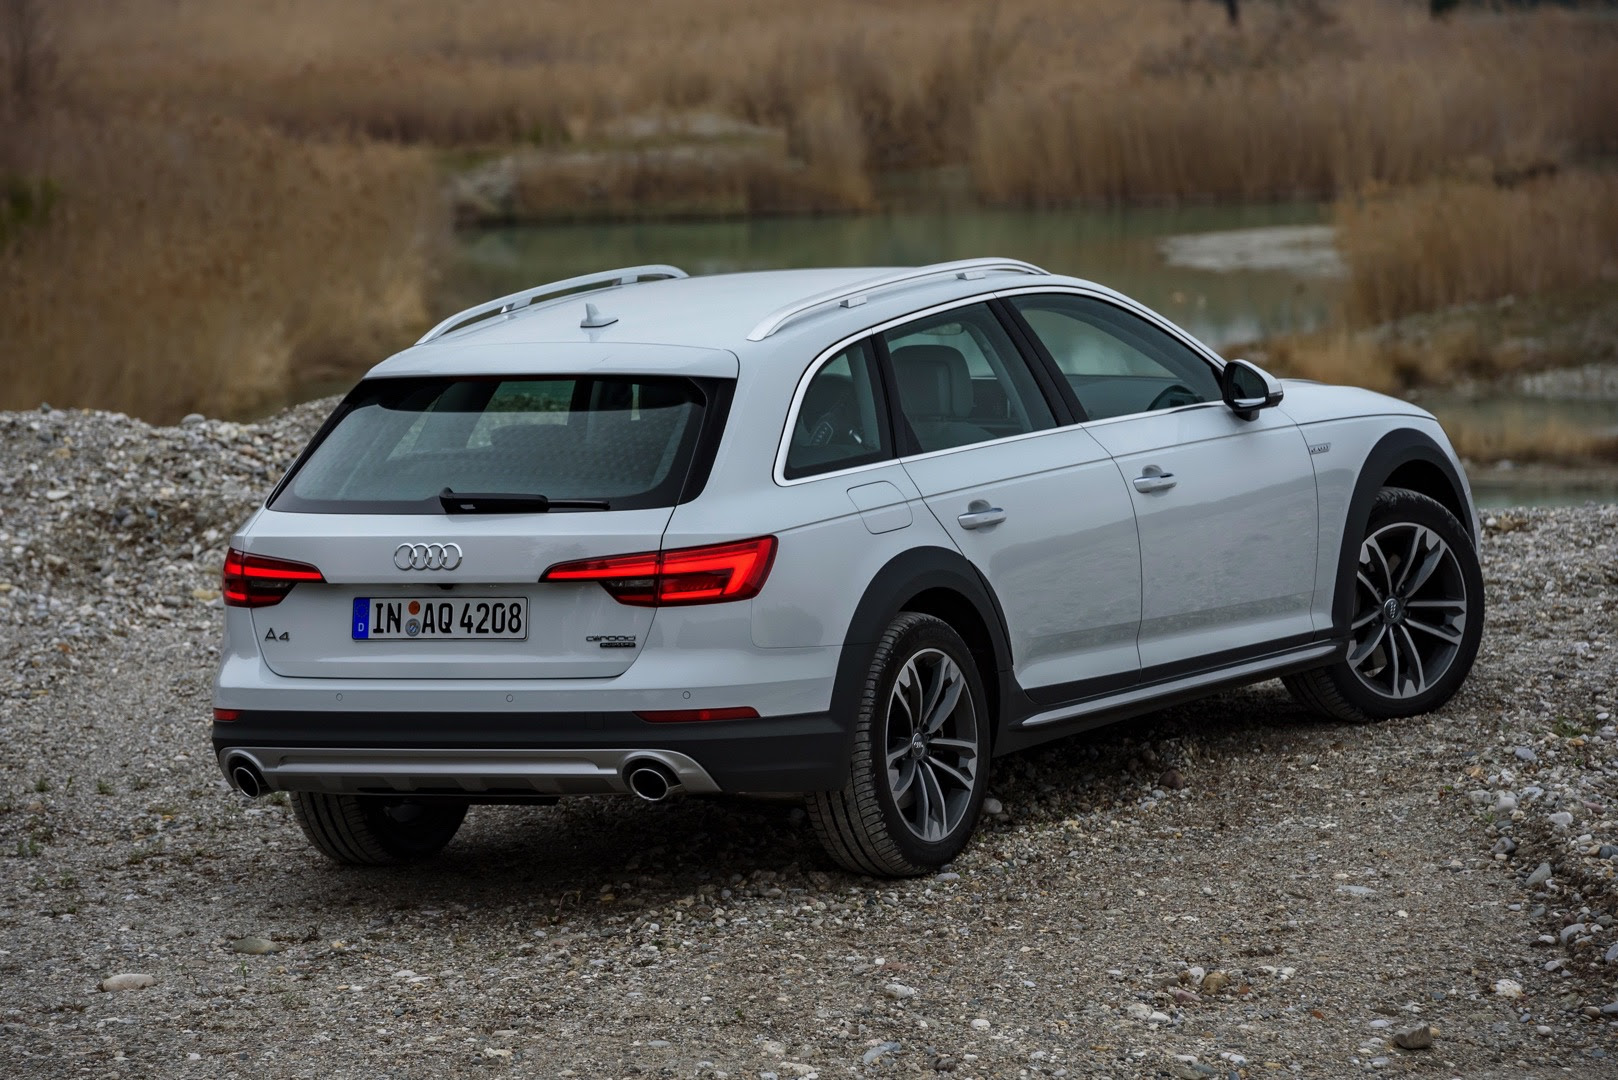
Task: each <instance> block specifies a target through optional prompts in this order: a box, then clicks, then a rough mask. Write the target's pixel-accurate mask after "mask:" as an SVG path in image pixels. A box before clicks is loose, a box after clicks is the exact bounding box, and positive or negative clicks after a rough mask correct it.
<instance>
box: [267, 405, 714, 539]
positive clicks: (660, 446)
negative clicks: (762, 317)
mask: <svg viewBox="0 0 1618 1080" xmlns="http://www.w3.org/2000/svg"><path fill="white" fill-rule="evenodd" d="M716 382H717V381H716V380H698V379H687V378H676V377H665V376H645V377H640V376H544V377H533V378H487V379H447V378H437V379H374V380H371V381H369V382H365V383H361V384H360V386H358V387H357V388H355V390H354V392H353V393H351V394H350V395H349V396H348V398H347V399H345V401H344V402H343V404H342V405H341V406H340V407H339V409H338V411H337V413H336V414H335V415H334V416H333V418H332V420H330V421H328V423H327V425H326V427H325V428H324V429H322V432H321V434H320V435H319V436H317V439H316V441H315V442H314V443H313V444H312V445H311V447H310V448H309V449H308V450H307V451H306V452H305V454H304V457H303V458H302V460H301V461H300V462H299V463H298V465H297V466H296V468H295V469H294V471H293V472H292V473H291V474H290V475H289V476H288V477H287V479H286V480H285V481H283V483H282V485H281V487H280V488H279V489H278V490H277V492H276V493H275V495H274V496H272V498H271V501H270V506H271V507H272V508H273V509H276V510H285V511H292V512H304V513H343V512H363V513H401V514H413V513H437V512H439V511H440V509H441V508H440V506H439V502H438V496H439V494H440V493H441V492H442V491H443V490H444V489H445V488H449V489H451V490H453V491H457V492H479V493H491V492H493V493H507V494H524V495H544V496H546V497H547V498H551V499H605V500H607V502H608V503H609V504H610V506H611V508H612V509H615V510H632V509H644V508H647V507H659V506H673V505H674V504H675V503H676V502H678V501H679V500H680V498H681V493H682V491H683V490H684V489H685V488H686V484H687V480H688V479H689V478H690V473H691V466H692V464H693V461H694V459H695V457H696V450H697V445H698V442H699V438H700V436H701V434H702V432H703V430H704V426H705V424H707V423H708V422H709V421H710V419H712V418H713V415H714V414H715V413H716V412H722V411H723V410H722V409H719V410H716V409H714V408H712V403H713V399H714V398H715V397H716V396H722V395H719V394H717V391H718V389H719V388H718V387H717V386H716V385H712V384H714V383H716Z"/></svg>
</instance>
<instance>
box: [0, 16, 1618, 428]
mask: <svg viewBox="0 0 1618 1080" xmlns="http://www.w3.org/2000/svg"><path fill="white" fill-rule="evenodd" d="M17 2H21V3H24V4H25V5H27V6H28V8H29V11H30V12H33V11H38V12H42V13H43V15H44V21H43V22H42V23H41V24H40V26H39V28H38V37H37V41H38V42H40V43H44V44H48V46H49V48H48V49H40V50H36V51H35V52H32V53H30V54H29V55H30V56H35V55H37V56H40V57H46V56H47V55H48V58H49V59H50V61H51V63H50V64H49V65H48V70H49V72H50V76H51V77H50V78H49V79H48V80H44V81H43V82H41V81H40V80H38V79H35V78H34V76H33V75H30V76H29V80H32V81H30V82H29V85H30V90H29V94H30V96H31V100H30V101H29V102H28V105H27V108H26V109H25V108H23V107H21V105H20V104H19V102H18V101H17V100H11V99H15V98H16V97H17V94H16V93H15V91H7V90H5V89H4V88H3V86H5V85H11V82H14V81H15V80H14V79H12V80H10V81H5V80H0V380H3V385H4V386H5V390H4V395H5V396H4V398H3V399H0V404H11V405H24V406H27V405H32V404H34V403H36V402H37V401H38V400H39V399H40V398H42V397H44V398H50V399H52V400H55V401H57V402H58V403H72V404H96V405H105V406H110V407H115V408H121V409H127V410H131V411H135V412H139V413H141V414H143V415H146V416H149V417H153V418H172V417H174V416H176V415H179V414H181V413H183V412H186V411H189V410H191V409H199V410H201V411H205V412H217V411H227V412H241V411H244V410H250V409H252V408H253V407H255V405H256V404H257V403H262V402H268V401H273V400H274V399H276V398H277V397H279V396H280V395H281V394H283V393H284V392H285V388H286V386H287V384H288V382H289V380H293V379H297V380H303V379H306V378H307V377H308V375H309V373H310V372H311V371H318V370H320V369H322V368H324V367H332V368H334V369H338V368H340V369H343V370H352V369H353V368H354V367H355V366H356V365H358V364H362V363H364V362H365V361H368V360H370V359H374V358H375V357H376V356H377V355H378V354H379V353H380V352H382V351H383V350H385V349H386V348H387V347H388V346H389V345H391V344H394V343H397V342H398V341H400V340H402V339H404V338H405V337H406V336H407V334H408V330H409V328H411V327H412V326H413V325H419V323H420V322H421V321H423V319H424V308H425V306H426V303H427V302H426V300H425V299H424V296H425V291H426V289H427V287H428V284H429V281H428V278H429V275H428V266H429V264H428V257H427V254H426V251H427V243H428V240H427V239H426V238H428V237H430V235H431V234H432V233H433V232H434V231H435V230H436V229H437V228H439V227H441V226H440V225H439V224H438V223H440V222H442V221H443V219H444V217H445V212H444V208H443V206H442V205H441V204H440V203H439V202H438V201H437V200H436V199H435V198H434V197H433V195H432V192H431V188H432V186H433V177H432V167H431V162H430V160H429V158H428V156H427V151H426V150H425V149H406V148H402V147H401V146H398V145H393V146H386V145H378V144H377V143H376V142H375V141H372V140H382V141H384V142H386V143H392V144H415V145H417V146H419V147H427V148H435V149H438V150H454V151H455V154H454V155H446V156H456V157H459V156H460V155H461V153H462V152H463V151H471V152H472V153H473V154H483V153H485V152H486V151H489V150H494V151H496V152H499V153H504V152H507V151H509V150H510V149H511V148H513V146H517V145H520V146H523V147H528V148H531V149H536V150H537V151H538V154H537V156H535V157H532V158H531V159H529V164H528V165H527V166H526V167H525V168H524V171H523V172H522V173H521V175H520V176H519V177H518V184H517V191H516V193H515V198H516V202H517V204H518V205H519V208H520V210H521V211H522V212H524V213H530V214H534V215H539V216H548V217H555V216H577V215H579V214H587V215H603V214H605V215H618V216H640V215H644V214H647V213H653V214H657V215H660V216H682V215H687V214H700V213H714V212H720V213H732V214H758V213H777V212H803V211H810V212H814V211H824V210H841V209H865V208H870V207H872V206H873V205H874V204H875V202H876V196H875V195H874V191H875V190H876V186H875V184H874V180H875V178H876V177H878V176H879V175H880V174H883V173H890V172H893V171H899V170H913V169H929V168H933V167H938V166H953V167H956V168H960V167H965V168H967V169H969V170H970V174H971V176H972V179H973V183H974V185H975V187H976V190H977V192H978V193H979V195H980V196H981V197H982V198H984V199H985V200H987V201H991V202H1001V203H1014V204H1023V205H1034V206H1046V205H1057V204H1063V203H1068V202H1073V201H1080V200H1091V201H1108V202H1129V201H1143V200H1157V199H1232V198H1235V199H1268V198H1274V197H1276V196H1289V195H1295V194H1311V195H1328V194H1332V193H1352V192H1357V191H1359V190H1360V189H1361V188H1362V187H1364V186H1365V185H1368V184H1370V185H1375V184H1392V183H1401V184H1402V183H1416V182H1428V181H1436V180H1446V181H1447V182H1449V184H1450V186H1446V187H1444V188H1442V189H1440V188H1436V187H1435V188H1431V189H1427V193H1426V194H1424V195H1422V196H1419V198H1426V199H1429V200H1433V203H1432V205H1433V206H1435V207H1437V208H1438V209H1440V210H1442V209H1443V207H1442V205H1441V204H1442V203H1443V202H1444V201H1445V199H1447V198H1449V195H1448V194H1445V195H1437V194H1433V193H1434V192H1439V191H1443V192H1445V193H1448V192H1451V191H1452V190H1454V191H1460V192H1462V195H1460V196H1458V199H1459V203H1458V204H1457V205H1460V204H1464V205H1465V206H1466V207H1469V208H1470V207H1473V202H1472V201H1468V200H1476V199H1481V198H1482V196H1480V195H1477V194H1476V193H1475V192H1474V191H1473V188H1472V187H1471V186H1467V185H1465V184H1460V186H1459V187H1456V186H1455V184H1457V183H1459V181H1457V179H1456V178H1458V177H1459V178H1463V179H1464V178H1466V177H1482V178H1485V180H1486V181H1493V180H1496V179H1498V180H1500V182H1512V181H1514V180H1515V179H1516V178H1518V177H1519V176H1520V175H1522V174H1524V173H1528V172H1532V171H1534V170H1536V169H1540V168H1545V167H1554V166H1563V167H1565V163H1566V162H1568V161H1570V160H1575V159H1577V158H1579V157H1581V156H1585V155H1593V154H1602V153H1612V152H1614V151H1618V110H1615V109H1613V108H1612V107H1611V94H1610V88H1611V86H1613V85H1615V84H1618V21H1614V20H1612V19H1611V18H1607V17H1601V16H1595V15H1585V14H1576V13H1565V12H1541V13H1537V14H1533V15H1512V16H1499V15H1469V16H1466V17H1454V18H1451V19H1448V20H1446V21H1444V22H1442V23H1434V22H1432V21H1431V20H1429V19H1427V18H1426V17H1425V9H1426V5H1425V4H1423V3H1416V2H1414V0H1409V2H1402V0H1363V2H1358V0H1356V2H1353V3H1350V2H1347V0H1341V2H1337V3H1328V2H1326V0H1294V2H1290V3H1288V4H1285V5H1279V4H1277V5H1249V6H1248V10H1247V11H1246V12H1244V27H1243V29H1242V30H1240V31H1232V30H1230V29H1229V28H1227V27H1226V26H1225V25H1224V22H1223V15H1222V13H1221V12H1220V11H1219V10H1218V6H1217V5H1213V4H1177V3H1169V2H1168V0H1162V2H1159V3H1141V2H1139V0H1087V2H1085V3H1082V4H1074V3H1072V2H1070V0H998V2H997V3H996V4H994V5H988V6H986V5H983V4H981V3H977V2H971V0H884V2H883V3H880V4H873V3H871V2H869V0H823V2H821V3H817V4H813V5H783V4H781V3H780V2H779V0H668V2H665V3H659V4H647V3H645V2H644V0H593V2H592V3H591V4H588V5H580V4H575V3H571V2H564V0H528V2H526V3H523V4H512V3H510V2H509V0H461V2H459V3H457V4H452V5H444V4H442V3H435V2H429V0H277V2H276V3H273V4H240V3H219V2H217V0H96V3H95V6H94V10H93V12H90V11H88V10H87V9H85V8H82V7H77V6H75V7H73V8H72V9H71V10H70V9H69V8H68V6H67V5H60V4H56V3H43V2H37V0H17ZM19 10H20V9H19ZM68 14H71V15H72V16H73V17H72V18H68V17H67V15H68ZM92 16H93V17H92ZM15 51H16V50H12V52H13V53H15ZM8 55H9V54H8ZM7 63H9V64H11V68H12V69H13V70H12V75H15V70H14V69H15V66H16V65H15V62H13V61H7ZM29 70H30V71H31V72H33V71H46V70H47V67H31V68H30V69H29ZM8 94H9V98H8V96H7V95H8ZM25 114H31V115H25ZM676 117H718V118H720V119H722V120H725V121H727V122H745V123H751V124H754V125H758V126H760V127H762V128H764V129H767V137H766V139H765V140H764V142H763V143H762V144H761V145H735V146H726V145H722V143H723V140H716V141H713V142H710V143H708V144H703V145H696V146H693V145H692V143H691V142H690V140H686V141H685V142H684V144H683V145H676V144H680V143H681V140H679V139H672V140H671V139H668V138H665V137H663V136H660V135H655V134H654V135H653V136H651V137H641V136H634V137H625V136H624V135H622V132H623V131H624V130H625V129H626V122H638V121H641V120H651V121H653V122H652V123H650V125H648V126H647V130H651V131H653V132H657V131H660V130H664V131H666V130H672V127H677V126H678V125H673V126H672V127H671V126H670V125H668V124H664V123H663V121H666V120H668V119H669V118H676ZM721 126H723V125H721ZM761 146H762V149H761ZM1555 183H1556V184H1557V185H1560V184H1562V183H1563V181H1556V182H1555ZM1581 183H1582V181H1581ZM1533 190H1534V191H1538V190H1539V188H1538V187H1535V188H1534V189H1533ZM1547 190H1550V189H1547ZM1554 190H1555V191H1556V192H1558V193H1562V192H1564V189H1563V188H1562V187H1560V186H1558V187H1556V188H1555V189H1554ZM1566 190H1567V191H1569V192H1571V190H1572V189H1571V188H1569V189H1566ZM1590 192H1595V195H1597V196H1599V195H1600V192H1597V191H1595V189H1594V188H1592V189H1590ZM1590 192H1586V193H1585V194H1582V195H1574V194H1557V195H1556V199H1557V200H1562V199H1568V200H1572V201H1577V200H1578V199H1586V198H1589V197H1593V196H1592V195H1591V194H1590ZM1510 197H1511V196H1508V200H1509V198H1510ZM1604 197H1607V198H1608V199H1609V202H1610V194H1609V195H1606V196H1604ZM1547 198H1549V196H1547ZM1533 205H1534V200H1533V199H1530V198H1528V197H1527V196H1526V195H1525V196H1524V197H1523V205H1522V207H1518V208H1517V209H1512V210H1510V211H1509V212H1507V211H1500V212H1501V213H1502V214H1505V215H1506V216H1505V217H1504V218H1502V219H1501V220H1502V221H1506V222H1507V223H1508V225H1509V228H1508V230H1507V231H1508V234H1509V235H1511V236H1513V237H1515V236H1517V235H1518V232H1520V233H1521V234H1522V236H1524V237H1530V234H1531V233H1532V232H1533V229H1534V225H1533V221H1534V220H1535V219H1534V211H1533V209H1532V207H1533ZM8 207H9V208H10V209H8ZM18 208H20V209H18ZM1343 213H1344V223H1345V235H1346V236H1348V237H1349V240H1348V242H1349V244H1350V247H1351V250H1350V259H1351V261H1356V260H1357V261H1356V270H1355V273H1356V275H1357V276H1358V275H1360V273H1361V271H1360V270H1359V269H1358V267H1359V266H1361V265H1363V266H1365V267H1367V269H1366V270H1365V271H1364V273H1365V275H1367V278H1368V280H1370V281H1373V282H1380V283H1379V284H1375V285H1374V287H1369V288H1368V289H1367V290H1366V296H1367V297H1368V298H1369V299H1367V300H1365V301H1363V302H1361V303H1362V306H1363V307H1364V309H1365V311H1366V312H1367V313H1368V314H1369V313H1372V312H1385V311H1402V310H1408V309H1409V308H1410V307H1411V305H1416V304H1426V303H1449V302H1454V301H1455V300H1457V299H1464V298H1466V297H1467V296H1470V295H1473V294H1475V293H1488V292H1490V291H1491V290H1498V289H1499V288H1501V287H1507V288H1509V289H1511V290H1513V291H1515V290H1518V289H1522V288H1528V287H1539V286H1538V285H1537V284H1535V283H1543V284H1544V285H1545V286H1546V287H1549V286H1554V285H1555V284H1556V283H1557V282H1559V281H1562V280H1565V279H1566V277H1567V276H1568V275H1569V274H1570V273H1573V274H1574V276H1577V275H1585V276H1588V274H1589V273H1590V272H1591V265H1592V264H1591V263H1590V262H1589V260H1588V258H1587V257H1586V256H1581V258H1584V259H1585V261H1583V262H1578V263H1577V266H1576V267H1575V268H1574V271H1569V270H1568V269H1567V265H1570V264H1566V265H1565V264H1564V262H1558V261H1557V260H1556V259H1554V258H1551V257H1549V256H1546V255H1543V254H1534V255H1531V256H1529V255H1521V254H1517V252H1518V250H1519V249H1518V248H1517V247H1511V248H1510V250H1511V252H1512V253H1513V254H1512V255H1511V256H1510V258H1509V259H1506V258H1504V257H1502V259H1501V260H1497V261H1503V262H1506V263H1509V264H1510V265H1509V267H1508V269H1507V270H1506V271H1502V272H1497V271H1495V270H1488V271H1485V270H1484V269H1476V270H1475V271H1474V270H1469V269H1468V268H1467V267H1466V266H1462V263H1464V262H1465V260H1466V258H1467V257H1468V254H1469V250H1468V249H1465V248H1463V247H1459V246H1457V247H1456V249H1455V251H1454V252H1453V253H1450V254H1446V255H1445V256H1444V257H1445V258H1448V259H1450V262H1448V263H1445V264H1444V265H1443V266H1442V267H1440V270H1441V271H1442V272H1446V273H1447V272H1448V270H1449V268H1450V267H1456V268H1459V269H1460V270H1462V271H1465V272H1464V273H1461V274H1460V275H1459V276H1460V279H1461V280H1462V281H1464V282H1465V284H1464V286H1457V287H1456V288H1455V289H1452V290H1450V291H1445V289H1446V287H1440V286H1435V285H1433V284H1431V283H1430V282H1428V281H1427V280H1426V276H1427V275H1428V274H1429V273H1430V270H1423V269H1421V268H1420V267H1414V268H1413V266H1412V264H1413V263H1419V262H1420V261H1421V260H1420V259H1415V260H1412V259H1411V257H1410V256H1409V255H1408V254H1403V255H1401V254H1398V253H1394V254H1392V255H1388V254H1385V253H1383V252H1382V251H1381V249H1380V248H1379V247H1378V246H1377V245H1378V244H1379V243H1380V241H1376V240H1375V239H1374V238H1375V236H1376V235H1378V233H1379V232H1380V231H1382V230H1385V229H1387V228H1398V227H1400V226H1399V225H1398V220H1397V219H1398V212H1396V208H1395V207H1393V206H1392V204H1388V205H1384V204H1383V203H1381V202H1372V203H1367V204H1365V205H1364V206H1363V207H1354V208H1350V209H1346V210H1345V211H1344V212H1343ZM1356 214H1357V215H1359V216H1358V217H1355V216H1353V215H1356ZM1452 216H1454V218H1455V221H1454V227H1456V228H1459V227H1460V225H1461V224H1463V223H1464V221H1465V218H1464V214H1460V213H1459V212H1457V213H1456V214H1454V215H1452ZM1598 218H1599V215H1596V214H1595V213H1594V212H1593V211H1592V212H1591V214H1590V215H1588V216H1587V218H1586V219H1580V220H1590V221H1595V220H1597V219H1598ZM1508 219H1509V221H1508ZM1600 220H1602V221H1604V220H1605V219H1600ZM1603 227H1604V226H1603ZM1568 228H1569V229H1571V228H1572V226H1569V227H1568ZM1512 230H1517V231H1512ZM1474 232H1475V233H1476V234H1477V235H1478V236H1479V237H1480V238H1481V237H1484V236H1485V235H1486V230H1484V229H1475V230H1474ZM1569 235H1570V243H1571V246H1573V247H1580V246H1581V245H1584V244H1585V243H1586V241H1585V240H1584V239H1583V238H1579V237H1571V234H1569ZM1356 237H1358V238H1370V239H1366V240H1365V242H1364V243H1365V246H1364V247H1363V249H1361V248H1354V247H1353V245H1355V244H1357V243H1359V242H1360V240H1359V239H1356ZM1406 240H1407V247H1408V246H1409V245H1408V237H1407V238H1406ZM1516 242H1517V241H1516V240H1513V241H1512V243H1513V244H1515V243H1516ZM1475 243H1476V245H1477V249H1478V250H1477V251H1476V252H1472V253H1474V254H1477V253H1481V254H1483V255H1484V256H1485V261H1487V260H1488V258H1489V256H1488V253H1487V252H1483V251H1482V248H1483V247H1485V246H1486V244H1485V242H1484V241H1483V240H1481V239H1480V240H1479V241H1476V242H1475ZM1592 250H1594V249H1592ZM1356 251H1361V254H1359V255H1358V256H1356V254H1355V252H1356ZM1366 252H1369V254H1366ZM1425 258H1435V257H1434V256H1425ZM1521 267H1528V268H1529V269H1527V270H1523V269H1521ZM1513 275H1515V276H1513ZM1502 281H1505V282H1506V285H1504V286H1502V285H1501V284H1500V282H1502ZM1523 281H1526V282H1528V284H1526V285H1525V284H1521V282H1523ZM1358 287H1359V286H1358V285H1356V288H1358ZM1371 317H1374V316H1371ZM1344 340H1345V341H1350V340H1351V339H1346V338H1345V339H1344ZM1332 349H1335V353H1333V352H1332ZM1332 349H1328V350H1326V352H1327V353H1328V354H1329V355H1328V356H1327V359H1324V360H1319V361H1313V362H1318V363H1319V364H1322V365H1324V366H1327V367H1332V368H1333V369H1334V370H1338V369H1341V370H1350V369H1352V368H1353V367H1354V366H1355V365H1356V364H1363V363H1366V362H1367V361H1366V360H1365V357H1364V355H1363V350H1361V349H1360V348H1359V347H1358V346H1355V345H1352V344H1347V345H1342V346H1340V347H1339V346H1332ZM1307 351H1308V350H1307V349H1305V348H1302V347H1300V348H1299V349H1298V352H1299V353H1300V355H1301V354H1302V353H1304V352H1307ZM1474 362H1475V361H1474ZM1370 363H1373V364H1375V365H1380V367H1378V368H1377V370H1379V371H1381V372H1382V373H1381V374H1380V375H1377V376H1376V378H1378V379H1382V380H1386V381H1387V383H1388V384H1389V385H1394V384H1402V383H1404V382H1406V381H1408V380H1410V379H1413V378H1420V377H1422V369H1423V361H1422V360H1421V359H1420V357H1419V356H1418V357H1417V358H1416V359H1411V358H1410V357H1409V356H1408V355H1406V356H1403V357H1402V358H1401V356H1398V355H1395V356H1389V355H1385V354H1384V355H1380V357H1379V358H1377V359H1374V360H1373V361H1370ZM1349 381H1359V382H1364V381H1366V380H1365V379H1364V378H1356V379H1350V380H1349Z"/></svg>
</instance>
